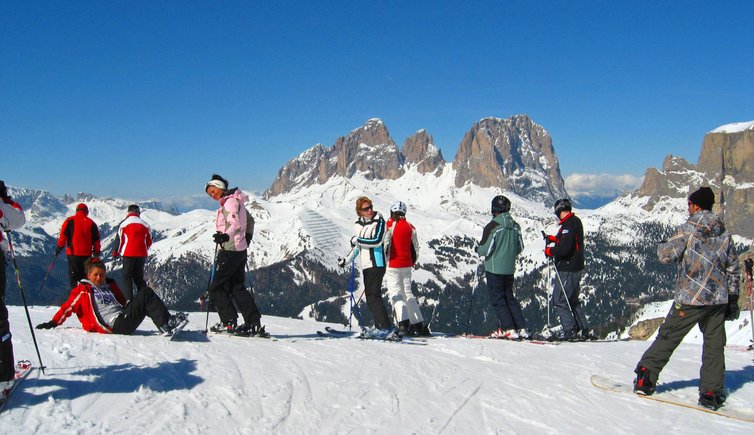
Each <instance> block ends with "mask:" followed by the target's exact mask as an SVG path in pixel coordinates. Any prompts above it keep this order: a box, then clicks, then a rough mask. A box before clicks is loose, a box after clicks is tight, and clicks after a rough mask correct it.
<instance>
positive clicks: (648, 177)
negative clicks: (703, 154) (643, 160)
mask: <svg viewBox="0 0 754 435" xmlns="http://www.w3.org/2000/svg"><path fill="white" fill-rule="evenodd" d="M692 178H696V179H697V180H702V179H704V174H702V173H700V172H699V171H698V170H697V168H696V166H695V165H693V164H692V163H689V162H688V161H687V160H686V159H684V158H683V157H677V156H673V155H668V156H667V157H665V160H664V161H663V162H662V171H659V170H657V169H656V168H653V167H651V168H649V169H647V171H646V173H645V174H644V182H643V183H642V184H641V187H639V189H638V190H637V191H636V193H637V194H638V195H639V196H649V197H650V199H649V201H648V202H647V204H646V206H645V208H646V209H647V210H649V209H651V208H652V207H654V205H655V204H656V203H657V201H659V200H660V199H661V198H662V197H664V196H665V197H670V198H679V197H684V196H686V195H688V193H689V183H690V180H691V179H692ZM698 183H699V181H698V182H697V184H698ZM697 187H698V186H697Z"/></svg>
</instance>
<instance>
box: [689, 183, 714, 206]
mask: <svg viewBox="0 0 754 435" xmlns="http://www.w3.org/2000/svg"><path fill="white" fill-rule="evenodd" d="M689 201H691V202H692V203H694V204H696V205H698V206H699V207H701V208H703V209H705V210H712V204H714V203H715V192H713V191H712V189H710V188H709V187H707V186H704V187H700V188H699V190H697V191H695V192H693V193H692V194H691V195H689Z"/></svg>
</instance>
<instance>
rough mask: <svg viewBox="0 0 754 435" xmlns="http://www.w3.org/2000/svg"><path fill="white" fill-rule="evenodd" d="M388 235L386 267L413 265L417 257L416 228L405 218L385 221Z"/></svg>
mask: <svg viewBox="0 0 754 435" xmlns="http://www.w3.org/2000/svg"><path fill="white" fill-rule="evenodd" d="M387 227H388V230H389V233H388V234H389V237H390V252H389V254H388V259H389V262H388V267H393V268H402V267H413V266H414V263H416V257H417V254H418V252H417V249H416V248H417V245H418V243H417V240H416V228H414V226H413V225H411V224H410V223H409V222H408V221H407V220H406V219H405V218H401V219H398V220H397V221H394V220H393V219H390V220H388V221H387Z"/></svg>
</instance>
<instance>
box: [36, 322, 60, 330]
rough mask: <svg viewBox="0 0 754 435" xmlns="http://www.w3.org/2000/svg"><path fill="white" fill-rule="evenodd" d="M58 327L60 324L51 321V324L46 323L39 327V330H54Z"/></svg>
mask: <svg viewBox="0 0 754 435" xmlns="http://www.w3.org/2000/svg"><path fill="white" fill-rule="evenodd" d="M56 326H58V324H57V323H55V322H53V321H52V320H50V321H49V322H44V323H40V324H39V325H37V329H52V328H55V327H56Z"/></svg>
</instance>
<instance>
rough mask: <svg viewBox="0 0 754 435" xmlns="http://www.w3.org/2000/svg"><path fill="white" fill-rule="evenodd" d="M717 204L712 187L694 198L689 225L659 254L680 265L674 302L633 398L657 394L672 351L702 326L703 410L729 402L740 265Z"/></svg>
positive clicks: (648, 354)
mask: <svg viewBox="0 0 754 435" xmlns="http://www.w3.org/2000/svg"><path fill="white" fill-rule="evenodd" d="M714 203H715V194H714V192H713V191H712V189H710V188H709V187H702V188H700V189H698V190H696V191H694V192H693V193H691V195H689V197H688V212H689V218H688V220H687V221H686V222H685V223H683V224H682V225H680V226H679V227H678V228H677V229H676V231H675V233H674V234H673V236H672V237H671V238H670V239H668V241H666V242H664V243H662V244H660V246H658V248H657V255H658V257H659V259H660V262H661V263H665V264H669V263H677V274H678V276H677V278H676V289H675V297H674V303H673V306H672V307H671V308H670V311H669V312H668V314H667V316H666V317H665V323H663V324H662V326H660V330H659V331H658V333H657V338H656V339H655V341H654V342H653V343H652V345H651V346H650V347H649V349H647V350H646V351H645V352H644V355H642V357H641V359H640V360H639V363H638V364H637V366H636V370H635V372H636V378H635V379H634V392H636V393H638V394H645V395H651V394H653V393H654V391H655V387H656V385H657V379H658V377H659V376H660V372H661V371H662V369H663V368H664V367H665V364H667V363H668V360H669V359H670V356H671V355H672V354H673V351H674V350H675V349H676V347H678V345H679V344H680V343H681V340H683V338H684V337H685V336H686V334H687V333H688V332H689V331H690V330H691V328H693V327H694V326H696V325H699V329H700V330H701V331H702V334H703V337H704V338H703V339H704V345H703V350H702V368H701V370H700V376H699V377H700V385H699V405H701V406H704V407H706V408H710V409H714V410H716V409H718V408H720V407H721V406H722V405H723V403H724V402H725V395H724V394H723V385H724V377H725V354H724V351H725V341H726V337H725V325H724V324H725V320H735V319H738V315H739V307H738V294H739V282H738V280H739V265H738V258H737V256H736V253H735V250H734V246H733V240H732V239H731V236H730V234H729V233H728V232H727V231H726V229H725V224H724V222H723V219H722V217H721V216H718V215H715V214H713V213H712V211H711V210H712V205H713V204H714Z"/></svg>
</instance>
